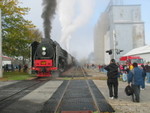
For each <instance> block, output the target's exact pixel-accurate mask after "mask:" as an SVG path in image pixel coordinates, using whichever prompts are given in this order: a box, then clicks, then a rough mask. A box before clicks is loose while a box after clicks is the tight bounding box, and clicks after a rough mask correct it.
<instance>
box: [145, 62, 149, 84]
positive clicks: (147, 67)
mask: <svg viewBox="0 0 150 113" xmlns="http://www.w3.org/2000/svg"><path fill="white" fill-rule="evenodd" d="M145 70H146V77H147V83H150V62H148V63H147V64H146V65H145Z"/></svg>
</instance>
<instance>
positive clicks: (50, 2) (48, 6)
mask: <svg viewBox="0 0 150 113" xmlns="http://www.w3.org/2000/svg"><path fill="white" fill-rule="evenodd" d="M42 5H43V7H44V8H43V13H42V18H43V21H44V22H43V26H44V35H45V38H48V39H49V38H50V33H51V29H52V23H51V20H52V19H53V15H54V14H55V9H56V0H43V4H42Z"/></svg>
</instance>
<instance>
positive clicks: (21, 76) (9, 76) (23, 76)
mask: <svg viewBox="0 0 150 113" xmlns="http://www.w3.org/2000/svg"><path fill="white" fill-rule="evenodd" d="M31 78H33V76H32V75H30V74H28V73H24V72H17V71H14V72H4V73H3V78H0V81H9V80H28V79H31Z"/></svg>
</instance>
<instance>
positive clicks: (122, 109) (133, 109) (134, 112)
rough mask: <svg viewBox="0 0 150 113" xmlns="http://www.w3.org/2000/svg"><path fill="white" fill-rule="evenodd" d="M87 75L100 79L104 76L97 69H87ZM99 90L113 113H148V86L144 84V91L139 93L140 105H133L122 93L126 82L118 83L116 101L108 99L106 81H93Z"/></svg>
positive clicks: (149, 85) (128, 97)
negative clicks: (112, 109) (113, 110)
mask: <svg viewBox="0 0 150 113" xmlns="http://www.w3.org/2000/svg"><path fill="white" fill-rule="evenodd" d="M87 72H88V74H90V75H94V76H95V75H97V76H100V77H104V76H106V75H105V74H103V73H100V72H98V70H97V69H94V70H92V69H89V70H88V71H87ZM93 81H94V83H95V84H96V85H97V87H98V88H99V90H100V91H101V92H102V94H103V95H104V97H105V99H106V100H107V101H108V102H109V103H110V104H111V105H112V107H113V108H114V109H115V111H116V112H115V113H150V84H147V83H146V89H145V90H141V92H140V98H141V99H140V103H134V102H132V101H131V96H127V95H126V94H125V92H124V89H125V87H126V86H127V82H122V81H119V90H118V99H113V100H111V99H109V95H108V87H107V81H106V80H93Z"/></svg>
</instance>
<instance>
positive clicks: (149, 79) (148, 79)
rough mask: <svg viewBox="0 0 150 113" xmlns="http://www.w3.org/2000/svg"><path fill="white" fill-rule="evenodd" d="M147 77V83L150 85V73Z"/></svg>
mask: <svg viewBox="0 0 150 113" xmlns="http://www.w3.org/2000/svg"><path fill="white" fill-rule="evenodd" d="M146 76H147V83H150V72H146Z"/></svg>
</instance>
